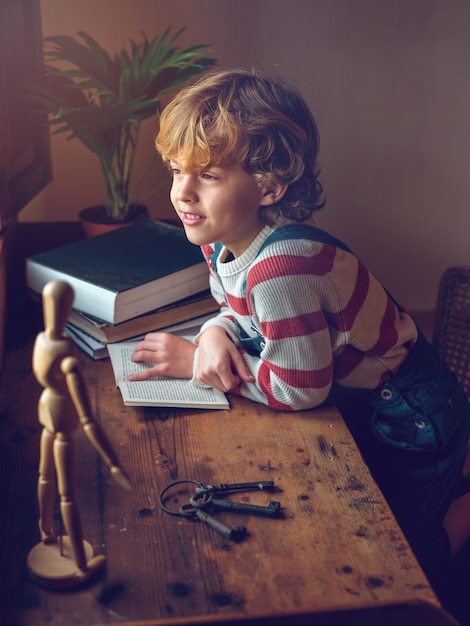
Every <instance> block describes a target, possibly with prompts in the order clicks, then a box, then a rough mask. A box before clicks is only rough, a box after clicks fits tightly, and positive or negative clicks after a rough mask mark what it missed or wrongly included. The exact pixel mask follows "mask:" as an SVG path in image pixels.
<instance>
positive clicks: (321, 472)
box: [0, 299, 455, 626]
mask: <svg viewBox="0 0 470 626" xmlns="http://www.w3.org/2000/svg"><path fill="white" fill-rule="evenodd" d="M41 324H42V322H41V317H40V314H39V310H38V309H37V307H35V305H33V304H32V303H30V302H29V301H28V300H26V299H25V300H24V301H23V302H22V304H20V307H19V310H18V311H17V314H16V315H14V316H13V317H12V319H10V322H9V327H8V333H7V342H6V353H5V364H4V371H3V373H2V376H1V384H0V406H1V421H0V442H1V443H0V445H1V454H0V476H1V477H2V482H1V485H2V493H1V498H2V502H3V506H2V515H1V516H0V520H1V521H0V533H1V535H0V536H1V537H2V548H1V562H0V576H1V580H3V581H4V582H3V583H2V585H1V590H2V595H1V598H0V600H1V604H0V610H1V611H2V612H0V623H1V624H2V625H3V624H5V625H8V626H39V625H41V626H44V625H45V624H48V625H50V626H85V625H86V626H91V625H97V624H126V626H131V625H136V624H139V625H140V626H145V625H146V626H150V625H154V626H157V625H158V626H164V625H176V624H216V623H217V624H218V623H227V624H232V625H234V624H259V625H261V624H263V625H264V624H270V625H273V626H275V625H278V624H288V625H289V626H295V625H297V624H299V625H300V624H315V625H317V626H333V625H335V626H337V625H339V624H341V626H343V625H358V626H359V625H361V626H364V625H367V624H374V625H376V624H381V626H383V625H387V624H398V623H399V624H401V626H406V625H407V624H413V626H415V625H417V624H423V625H424V624H425V625H426V626H432V625H433V624H436V625H437V624H440V625H444V624H455V622H454V621H453V620H452V619H451V618H450V617H449V616H448V615H447V614H445V613H444V612H443V611H442V609H441V608H440V605H439V602H438V600H437V599H436V597H435V595H434V593H433V590H432V589H431V588H430V586H429V584H428V582H427V580H426V578H425V576H424V574H423V573H422V571H421V569H420V567H419V565H418V563H417V561H416V560H415V558H414V556H413V554H412V552H411V550H410V547H409V545H408V544H407V542H406V540H405V538H404V537H403V534H402V533H401V531H400V529H399V527H398V526H397V523H396V521H395V519H394V517H393V515H392V513H391V511H390V509H389V507H388V506H387V504H386V502H385V500H384V498H383V496H382V494H381V492H380V491H379V489H378V487H377V486H376V484H375V482H374V481H373V479H372V478H371V476H370V473H369V471H368V469H367V467H366V465H365V464H364V461H363V459H362V457H361V455H360V453H359V451H358V449H357V447H356V445H355V443H354V440H353V439H352V437H351V434H350V433H349V431H348V429H347V427H346V425H345V423H344V422H343V420H342V418H341V416H340V414H339V413H338V411H337V410H336V409H335V407H333V406H325V407H322V408H319V409H317V410H312V411H304V412H299V413H284V412H279V411H273V410H270V409H268V408H266V407H263V406H261V405H258V404H255V403H252V402H250V401H248V400H244V399H241V398H238V397H235V396H229V397H230V403H231V407H232V408H231V410H230V411H199V410H179V409H178V410H167V409H144V408H127V407H124V406H123V404H122V400H121V396H120V393H119V392H118V390H116V388H115V385H114V379H113V375H112V371H111V365H110V363H109V361H108V360H105V361H98V362H93V361H91V360H90V359H88V357H86V356H84V355H81V354H80V357H79V358H80V364H81V367H82V371H83V373H84V376H85V379H86V382H87V385H88V390H89V393H90V398H91V401H92V405H93V407H94V411H95V417H96V418H97V419H98V420H99V421H100V422H101V424H102V426H103V427H104V428H105V430H106V431H107V433H108V435H109V437H110V438H111V440H112V442H113V443H114V446H115V448H116V450H117V451H118V453H119V456H120V459H121V462H122V464H123V466H124V467H125V468H126V470H127V472H128V474H129V475H130V477H131V480H132V483H133V490H132V491H131V492H127V491H124V490H122V489H121V488H120V487H119V486H117V485H116V484H115V483H114V481H113V480H112V478H111V477H110V474H109V471H108V469H107V468H106V467H104V466H102V465H101V463H100V462H99V461H98V459H97V455H96V453H95V451H94V449H93V448H92V447H91V445H90V444H89V443H88V441H87V439H86V437H85V435H84V434H83V432H82V431H78V432H77V437H76V439H77V446H78V460H77V473H78V479H77V481H78V484H77V489H78V498H79V502H80V508H81V514H82V521H83V527H84V534H85V538H86V539H87V540H88V541H89V542H90V543H91V544H92V545H93V546H94V547H95V549H96V551H97V552H100V553H105V554H106V555H107V557H108V563H107V568H106V569H105V571H104V573H103V574H102V575H101V576H100V577H98V578H97V579H96V580H94V581H93V582H92V583H91V584H87V585H86V586H85V587H83V588H80V589H78V590H74V591H61V592H57V591H55V592H54V591H48V590H44V589H41V588H40V587H38V586H36V585H35V584H33V583H32V582H31V581H30V580H29V579H28V576H27V572H26V557H27V554H28V552H29V550H30V549H31V547H32V546H34V545H35V544H36V543H37V542H38V540H39V532H38V528H37V519H38V512H37V503H36V493H35V490H36V481H37V467H38V453H39V434H40V426H39V423H38V421H37V410H36V405H37V400H38V397H39V394H40V391H41V389H40V387H39V385H38V383H37V382H36V381H35V379H34V377H33V375H32V372H31V350H32V342H33V340H34V337H35V335H36V333H37V332H38V331H39V330H40V329H41ZM183 478H191V479H197V480H200V481H202V482H203V483H208V484H214V483H222V482H241V481H253V480H273V481H274V483H275V486H276V492H275V493H272V494H267V493H265V492H261V491H258V492H251V493H245V494H238V495H237V496H233V499H235V498H238V499H241V498H242V497H243V498H244V499H245V500H246V501H250V502H252V503H256V504H265V503H266V501H267V499H268V498H270V499H274V500H279V501H280V502H281V504H282V516H281V517H280V518H279V519H264V518H261V517H254V516H251V517H248V516H245V515H241V516H240V515H238V516H235V514H231V515H228V514H223V515H222V514H221V515H219V516H218V518H220V519H223V520H224V521H226V522H228V523H229V524H235V523H236V522H239V523H243V524H244V525H246V527H247V528H248V531H249V535H248V537H247V538H246V539H245V540H244V541H242V542H240V543H234V542H232V541H230V540H228V539H225V538H224V537H222V536H221V535H219V534H218V533H216V532H215V531H213V530H211V529H210V528H208V527H207V526H205V525H204V524H203V523H201V522H192V521H191V520H187V519H182V518H178V517H173V516H170V515H168V514H166V513H164V512H163V511H162V510H161V509H160V506H159V494H160V491H161V490H162V489H163V488H164V487H165V486H166V485H168V484H169V483H171V482H172V481H175V480H178V479H183ZM177 491H178V490H177ZM190 493H193V486H192V485H188V486H185V485H181V486H180V489H179V493H177V494H176V496H175V498H171V499H170V502H169V506H176V508H178V506H179V505H180V504H182V503H183V502H185V501H187V499H188V497H189V494H190ZM2 618H3V619H2Z"/></svg>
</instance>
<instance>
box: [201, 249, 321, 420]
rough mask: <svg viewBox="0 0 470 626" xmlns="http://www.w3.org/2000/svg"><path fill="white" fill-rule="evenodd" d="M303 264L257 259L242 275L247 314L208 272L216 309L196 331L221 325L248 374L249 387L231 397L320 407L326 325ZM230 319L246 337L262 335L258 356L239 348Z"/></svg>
mask: <svg viewBox="0 0 470 626" xmlns="http://www.w3.org/2000/svg"><path fill="white" fill-rule="evenodd" d="M263 256H264V255H263ZM306 260H308V259H306V257H302V256H301V257H300V258H299V259H296V257H293V258H289V259H286V258H285V257H280V256H273V257H269V256H268V257H267V258H264V260H263V259H261V260H257V261H256V262H255V263H254V264H253V265H252V267H251V268H250V270H249V272H248V275H247V282H246V294H245V298H244V301H245V302H246V306H247V308H248V310H247V311H243V312H241V311H240V310H238V309H239V303H240V299H239V298H238V297H234V296H233V295H232V294H230V293H225V292H224V290H223V288H222V286H221V283H220V281H219V279H218V277H217V276H216V275H215V273H214V272H213V271H212V269H211V289H212V293H213V295H214V297H215V298H216V300H217V302H219V303H220V304H221V309H220V313H219V314H218V315H217V316H215V317H214V318H212V319H211V320H209V321H208V322H206V323H205V324H204V325H203V326H202V327H201V331H200V332H201V333H202V332H204V330H206V329H207V328H208V327H210V326H212V325H218V326H222V327H223V328H224V330H225V331H226V332H227V334H228V336H229V337H230V338H231V339H232V341H233V342H234V344H235V345H236V346H237V348H238V349H239V351H240V353H241V354H242V356H243V359H244V361H245V363H246V364H247V366H248V368H249V370H250V372H251V373H252V375H253V376H254V378H255V382H254V383H245V382H243V383H241V385H240V386H239V387H238V388H235V389H233V390H232V392H233V393H238V394H240V395H243V396H245V397H248V398H250V399H252V400H255V401H256V402H260V403H262V404H266V405H269V406H271V407H272V408H277V409H280V410H288V411H289V410H290V411H298V410H302V409H307V408H312V407H315V406H318V405H320V404H321V403H322V402H324V401H325V400H326V398H327V397H328V394H329V392H330V388H331V383H332V379H333V356H332V347H331V339H330V334H329V330H328V325H327V322H326V320H325V317H324V315H323V312H322V310H321V306H320V302H319V298H317V297H316V295H315V293H316V285H315V284H314V283H315V277H314V276H313V275H312V274H311V273H310V272H307V274H306V275H305V272H304V268H303V264H304V262H305V261H306ZM306 294H308V296H307V297H306ZM243 313H245V314H243ZM246 313H248V315H246ZM235 318H236V319H237V322H238V325H241V326H242V327H243V328H244V330H245V332H246V334H247V335H248V336H253V335H255V334H256V333H257V332H258V333H259V334H261V335H262V337H263V342H262V346H261V348H262V349H261V353H260V354H259V356H258V355H252V354H249V353H248V352H247V351H246V350H244V348H243V346H242V344H241V342H240V340H239V338H238V333H237V324H236V323H235V321H234V319H235ZM195 341H196V343H197V337H196V340H195Z"/></svg>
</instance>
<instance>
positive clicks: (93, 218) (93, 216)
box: [78, 204, 148, 237]
mask: <svg viewBox="0 0 470 626" xmlns="http://www.w3.org/2000/svg"><path fill="white" fill-rule="evenodd" d="M78 217H79V220H80V222H81V224H82V228H83V231H84V233H85V235H86V236H87V237H95V236H96V235H103V234H104V233H109V232H111V231H112V230H116V229H117V228H123V227H124V226H130V225H131V224H132V223H133V222H135V221H136V220H140V219H146V218H147V217H148V209H147V207H146V206H144V205H142V204H135V205H133V206H132V210H131V212H130V214H129V219H128V220H127V221H125V222H114V221H113V220H112V219H111V218H110V217H109V215H108V214H107V212H106V207H105V205H104V204H97V205H95V206H90V207H87V208H86V209H82V210H81V211H80V213H79V214H78Z"/></svg>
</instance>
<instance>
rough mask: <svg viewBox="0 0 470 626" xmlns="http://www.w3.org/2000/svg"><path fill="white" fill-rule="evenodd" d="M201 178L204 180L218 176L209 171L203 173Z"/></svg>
mask: <svg viewBox="0 0 470 626" xmlns="http://www.w3.org/2000/svg"><path fill="white" fill-rule="evenodd" d="M201 178H203V179H204V180H215V179H216V176H214V174H210V173H209V172H203V173H202V174H201Z"/></svg>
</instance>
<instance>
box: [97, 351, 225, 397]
mask: <svg viewBox="0 0 470 626" xmlns="http://www.w3.org/2000/svg"><path fill="white" fill-rule="evenodd" d="M137 343H138V342H137V341H124V342H118V343H110V344H108V352H109V356H110V359H111V365H112V367H113V372H114V378H115V379H116V385H117V386H118V387H119V389H120V391H121V394H122V399H123V401H124V404H125V405H126V406H168V407H185V408H194V409H229V408H230V405H229V403H228V400H227V398H226V397H225V395H224V394H223V393H222V392H220V391H217V390H216V389H212V388H211V387H195V386H194V385H192V384H191V383H190V381H189V380H186V379H178V378H165V377H161V376H159V377H155V378H151V379H150V380H143V381H135V382H129V381H128V380H127V377H128V375H129V374H131V373H133V372H139V371H142V370H144V369H148V367H150V363H145V362H142V363H134V362H133V361H131V354H132V353H133V351H134V348H135V346H136V345H137Z"/></svg>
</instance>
